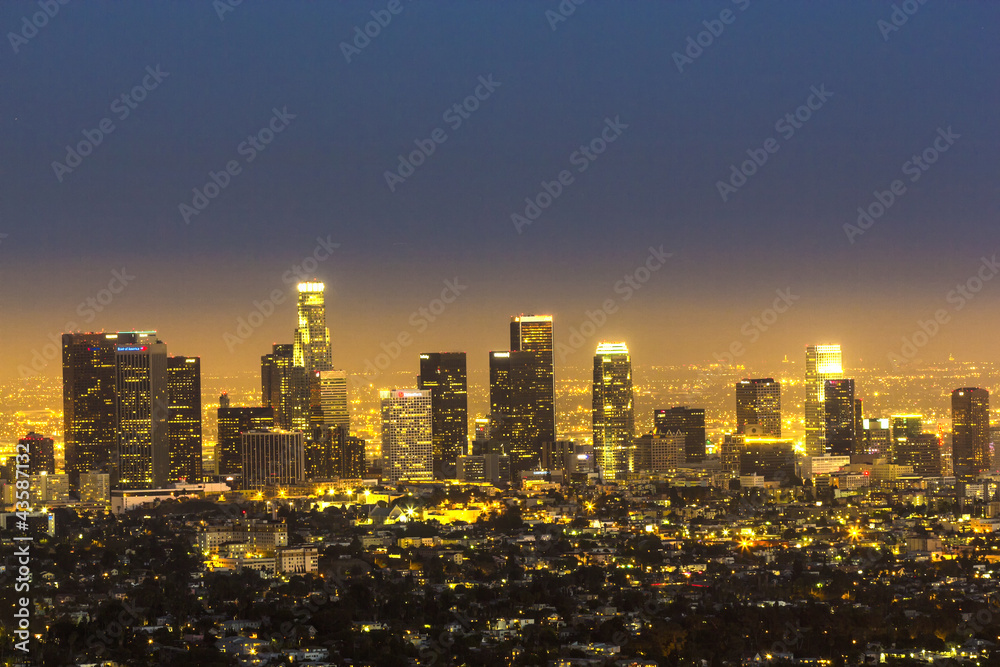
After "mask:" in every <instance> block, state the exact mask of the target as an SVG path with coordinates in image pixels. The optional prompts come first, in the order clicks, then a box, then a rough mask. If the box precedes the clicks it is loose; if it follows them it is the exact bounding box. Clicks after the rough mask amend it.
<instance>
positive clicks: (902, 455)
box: [894, 433, 941, 477]
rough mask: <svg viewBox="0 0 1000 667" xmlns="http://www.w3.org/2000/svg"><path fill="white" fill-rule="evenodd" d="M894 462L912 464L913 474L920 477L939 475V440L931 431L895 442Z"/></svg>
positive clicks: (905, 464)
mask: <svg viewBox="0 0 1000 667" xmlns="http://www.w3.org/2000/svg"><path fill="white" fill-rule="evenodd" d="M894 463H896V464H898V465H904V466H913V474H914V475H920V476H922V477H939V476H940V475H941V440H940V439H939V438H938V437H937V436H936V435H935V434H933V433H918V434H917V435H915V436H913V437H907V438H905V439H904V440H902V441H901V442H900V443H898V444H897V448H896V460H895V461H894Z"/></svg>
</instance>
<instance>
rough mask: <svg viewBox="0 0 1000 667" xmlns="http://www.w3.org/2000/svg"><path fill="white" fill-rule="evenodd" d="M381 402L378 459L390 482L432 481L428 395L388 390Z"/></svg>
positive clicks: (432, 457)
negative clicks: (380, 435)
mask: <svg viewBox="0 0 1000 667" xmlns="http://www.w3.org/2000/svg"><path fill="white" fill-rule="evenodd" d="M379 398H380V399H381V400H382V456H384V457H385V459H386V463H385V476H386V477H387V478H388V479H389V481H391V482H398V481H401V480H406V481H411V482H426V481H431V480H432V479H434V438H433V435H432V432H431V421H432V418H431V392H430V391H429V390H426V389H388V390H383V391H380V392H379Z"/></svg>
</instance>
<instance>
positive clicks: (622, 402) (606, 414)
mask: <svg viewBox="0 0 1000 667" xmlns="http://www.w3.org/2000/svg"><path fill="white" fill-rule="evenodd" d="M632 403H633V393H632V358H631V357H630V356H629V352H628V345H626V344H625V343H600V344H599V345H598V346H597V353H596V354H595V355H594V384H593V402H592V408H591V421H592V423H593V427H594V453H595V454H596V455H597V458H598V461H599V464H598V465H599V466H600V468H601V471H602V472H603V473H604V476H605V478H606V479H612V480H613V479H623V478H624V477H625V474H626V473H628V472H630V471H631V470H632V469H633V468H632V456H631V452H632V445H633V442H632V439H633V438H634V437H635V413H634V410H633V405H632Z"/></svg>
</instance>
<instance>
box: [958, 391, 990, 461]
mask: <svg viewBox="0 0 1000 667" xmlns="http://www.w3.org/2000/svg"><path fill="white" fill-rule="evenodd" d="M951 431H952V457H953V460H954V465H955V474H956V475H974V474H975V473H977V472H979V471H980V470H988V469H989V468H990V466H991V464H992V461H990V392H988V391H987V390H985V389H980V388H978V387H962V388H960V389H956V390H954V391H953V392H951Z"/></svg>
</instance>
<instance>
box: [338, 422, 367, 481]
mask: <svg viewBox="0 0 1000 667" xmlns="http://www.w3.org/2000/svg"><path fill="white" fill-rule="evenodd" d="M336 435H337V441H336V447H335V448H334V451H333V461H334V474H335V476H337V477H340V478H342V479H360V478H362V477H364V476H365V441H364V440H362V439H361V438H356V437H354V436H351V435H348V434H347V430H346V429H342V428H338V429H336Z"/></svg>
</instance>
